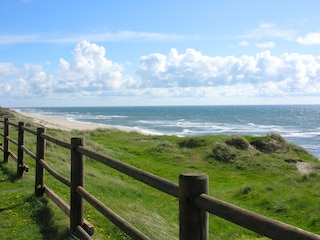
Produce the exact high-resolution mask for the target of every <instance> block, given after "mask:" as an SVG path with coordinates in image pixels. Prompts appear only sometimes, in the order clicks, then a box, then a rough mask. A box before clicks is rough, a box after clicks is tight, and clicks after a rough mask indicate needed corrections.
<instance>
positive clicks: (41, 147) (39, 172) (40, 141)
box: [35, 128, 46, 197]
mask: <svg viewBox="0 0 320 240" xmlns="http://www.w3.org/2000/svg"><path fill="white" fill-rule="evenodd" d="M43 133H45V129H44V128H37V153H36V177H35V195H36V196H37V197H41V196H43V185H44V183H43V176H44V169H43V167H42V165H41V163H40V159H43V160H44V156H45V146H46V142H45V139H44V138H43V137H42V136H41V134H43Z"/></svg>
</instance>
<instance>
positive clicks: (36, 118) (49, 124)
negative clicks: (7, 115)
mask: <svg viewBox="0 0 320 240" xmlns="http://www.w3.org/2000/svg"><path fill="white" fill-rule="evenodd" d="M18 113H19V114H21V115H22V116H25V117H28V118H31V119H32V121H33V122H34V123H36V124H40V125H42V126H44V127H45V128H51V129H59V130H64V131H72V130H96V129H99V128H102V129H116V130H120V131H125V132H132V131H133V130H132V129H128V128H125V127H116V126H109V125H103V124H97V123H87V122H75V121H70V120H68V119H65V118H63V117H59V116H52V115H41V114H34V113H25V112H20V111H19V112H18Z"/></svg>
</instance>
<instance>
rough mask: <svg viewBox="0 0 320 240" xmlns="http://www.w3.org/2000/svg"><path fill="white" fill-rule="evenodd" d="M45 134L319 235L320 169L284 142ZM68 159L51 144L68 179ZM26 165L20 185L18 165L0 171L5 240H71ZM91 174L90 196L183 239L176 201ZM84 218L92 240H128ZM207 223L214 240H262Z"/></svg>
mask: <svg viewBox="0 0 320 240" xmlns="http://www.w3.org/2000/svg"><path fill="white" fill-rule="evenodd" d="M29 124H30V123H29ZM29 126H31V125H29ZM32 128H35V127H34V126H33V127H32ZM0 131H1V132H3V130H2V128H1V127H0ZM47 133H48V135H50V136H53V137H56V138H59V139H61V140H64V141H66V142H69V141H70V138H71V137H79V136H80V137H83V138H85V145H86V147H88V148H89V149H92V150H94V151H97V152H99V153H102V154H105V155H108V156H111V157H113V158H116V159H119V160H121V161H123V162H126V163H128V164H131V165H133V166H136V167H138V168H141V169H143V170H145V171H148V172H151V173H153V174H156V175H158V176H161V177H163V178H166V179H169V180H171V181H174V182H177V181H178V176H179V174H180V173H182V172H189V171H192V172H195V171H197V172H198V171H201V172H205V173H207V174H208V176H209V181H210V183H209V193H210V195H211V196H214V197H216V198H218V199H221V200H224V201H227V202H229V203H232V204H235V205H238V206H240V207H243V208H246V209H249V210H251V211H254V212H257V213H259V214H263V215H265V216H268V217H271V218H274V219H276V220H280V221H283V222H285V223H288V224H291V225H294V226H297V227H300V228H303V229H305V230H308V231H311V232H315V233H318V234H320V230H319V229H320V216H319V214H318V213H319V210H320V204H319V197H320V193H319V187H320V181H319V177H320V163H319V162H318V160H317V159H315V158H314V157H313V156H311V155H309V154H308V153H307V152H306V151H304V150H303V149H302V148H300V147H298V146H296V145H294V144H291V143H288V142H286V141H285V140H284V139H283V138H282V137H281V136H279V135H278V134H275V133H270V134H269V135H267V136H263V137H253V136H245V137H243V136H240V135H234V136H204V137H190V138H189V137H188V138H179V137H175V136H147V135H141V134H139V133H135V132H131V133H128V132H121V131H117V130H108V129H98V130H95V131H72V132H64V131H59V130H53V129H48V130H47ZM16 134H17V133H16V132H15V131H14V130H12V135H13V136H15V135H16ZM0 142H2V140H0ZM34 142H35V137H34V136H32V135H30V134H28V135H27V136H26V143H27V144H26V145H27V147H28V148H29V149H30V150H32V151H34V152H35V146H34V145H33V143H34ZM12 148H14V147H13V146H12ZM69 158H70V157H69V151H68V150H66V149H62V148H61V147H58V146H56V145H54V144H52V143H48V145H47V149H46V161H47V162H48V163H49V164H50V165H51V166H52V167H53V168H55V169H56V170H57V171H58V172H59V173H61V174H63V175H64V176H66V177H69V171H70V160H69ZM26 163H27V165H28V166H29V168H30V170H29V172H28V173H25V175H24V177H23V178H22V179H16V178H15V177H14V173H15V171H16V167H15V165H14V163H13V160H11V159H10V160H9V164H3V163H1V165H0V188H1V192H0V228H1V234H2V239H66V238H68V237H67V231H68V225H69V220H68V218H67V217H66V216H64V214H63V213H62V212H61V211H60V210H59V209H58V208H57V207H56V206H55V205H54V204H53V203H52V202H51V201H50V200H48V199H47V198H46V197H44V198H41V199H35V198H34V197H33V188H34V186H33V185H34V161H33V160H32V159H30V158H29V157H26ZM298 166H299V168H300V171H299V170H298ZM301 171H303V172H301ZM85 172H86V173H85V176H86V179H85V186H86V189H88V191H89V192H90V193H91V194H93V195H95V196H96V197H97V198H98V199H99V200H101V201H102V202H104V203H105V204H106V205H107V206H108V207H110V208H111V209H113V210H114V211H116V212H117V213H118V214H119V215H120V216H122V217H123V218H125V219H127V220H128V221H129V222H130V223H131V224H133V225H134V226H136V227H137V228H139V229H140V230H141V231H143V232H145V233H146V234H147V235H148V236H150V238H151V239H161V240H162V239H177V238H178V200H177V199H175V198H173V197H170V196H167V195H166V194H164V193H161V192H159V191H156V190H154V189H153V188H151V187H148V186H146V185H144V184H142V183H140V182H137V181H135V180H133V179H132V178H130V177H127V176H125V175H123V174H121V173H118V172H116V171H114V170H112V169H109V168H107V167H106V166H104V165H102V164H100V163H97V162H95V161H93V160H92V159H89V158H87V159H86V170H85ZM45 183H46V184H47V185H48V186H49V187H50V188H52V189H54V190H55V191H56V192H57V193H58V194H59V195H60V196H62V197H63V199H65V200H66V201H67V202H68V200H69V199H68V194H69V189H68V188H67V187H65V186H64V185H63V184H61V183H59V182H57V181H56V180H55V179H53V178H52V177H50V176H49V175H48V174H46V177H45ZM85 218H86V219H87V220H89V221H90V222H91V223H92V224H93V225H94V226H95V234H94V236H93V237H94V239H127V237H126V235H125V234H124V233H122V232H121V231H119V230H118V229H117V228H116V227H114V226H113V225H112V224H111V223H110V222H109V221H108V220H107V219H105V218H104V217H103V216H102V215H101V214H100V213H98V212H97V211H96V210H95V209H94V208H93V207H91V206H90V205H88V204H85ZM209 221H210V239H261V238H262V237H260V236H259V235H257V234H255V233H253V232H250V231H248V230H245V229H243V228H241V227H238V226H236V225H234V224H232V223H229V222H227V221H225V220H222V219H220V218H218V217H215V216H211V215H210V220H209Z"/></svg>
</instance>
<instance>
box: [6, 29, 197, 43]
mask: <svg viewBox="0 0 320 240" xmlns="http://www.w3.org/2000/svg"><path fill="white" fill-rule="evenodd" d="M56 36H57V33H38V34H29V35H28V34H26V35H0V44H15V43H77V42H80V41H83V39H86V40H87V41H92V42H127V41H140V42H141V41H142V42H144V41H152V42H159V41H179V40H185V39H198V38H199V37H198V36H187V35H179V34H167V33H158V32H135V31H119V32H105V33H98V34H96V33H88V34H83V33H73V34H72V33H71V34H70V33H59V34H58V37H56ZM61 36H62V37H61Z"/></svg>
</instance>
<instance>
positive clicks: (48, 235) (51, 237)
mask: <svg viewBox="0 0 320 240" xmlns="http://www.w3.org/2000/svg"><path fill="white" fill-rule="evenodd" d="M27 201H29V202H30V205H31V207H32V212H31V214H30V217H31V218H32V219H33V220H34V221H35V222H36V224H37V226H38V227H39V229H40V232H41V234H42V236H43V238H42V239H43V240H60V239H72V238H71V236H70V232H69V230H68V229H66V230H65V231H61V229H60V231H59V227H58V226H56V225H55V222H54V214H53V211H52V210H51V208H50V206H49V205H48V200H47V199H45V198H44V197H40V198H39V197H35V196H31V197H29V198H28V200H27Z"/></svg>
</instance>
